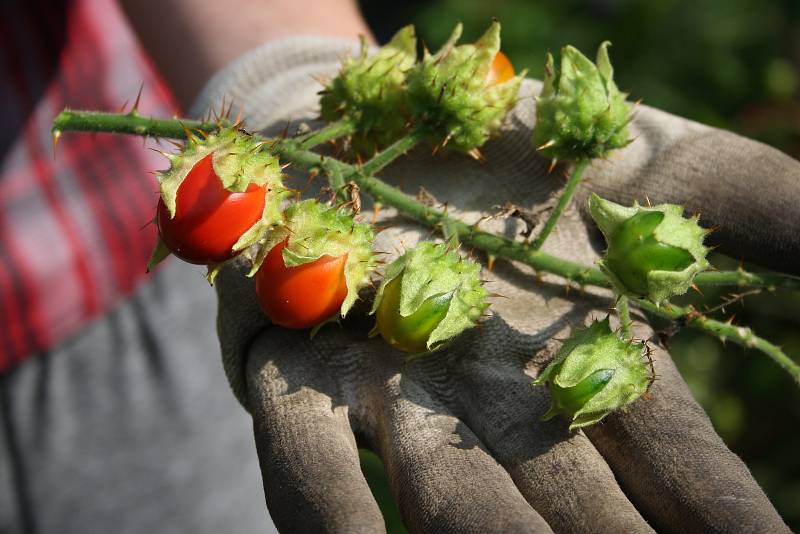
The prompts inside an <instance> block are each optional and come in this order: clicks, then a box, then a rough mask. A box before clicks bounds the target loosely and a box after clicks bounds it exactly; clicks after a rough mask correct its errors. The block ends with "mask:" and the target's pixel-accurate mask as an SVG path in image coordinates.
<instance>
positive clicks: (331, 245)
mask: <svg viewBox="0 0 800 534" xmlns="http://www.w3.org/2000/svg"><path fill="white" fill-rule="evenodd" d="M374 238H375V233H374V231H373V229H372V226H371V225H369V224H365V223H357V222H355V221H354V220H353V216H352V214H350V213H349V212H346V211H344V210H342V209H338V208H335V207H330V206H327V205H324V204H321V203H320V202H319V201H317V200H315V199H309V200H304V201H302V202H296V203H294V204H291V205H290V206H289V207H288V208H286V210H285V212H284V221H283V224H281V225H280V226H277V227H275V228H274V229H273V230H272V231H271V232H270V233H269V235H268V239H267V241H266V242H265V243H264V244H263V245H262V246H261V247H260V248H259V252H258V254H257V256H256V257H255V258H254V260H253V268H252V270H251V271H250V276H252V275H254V274H255V273H256V272H257V271H258V269H259V267H261V264H262V263H263V261H264V258H265V257H266V255H267V254H268V253H269V251H270V250H272V248H273V247H274V246H275V245H277V244H279V243H282V242H283V241H284V240H287V239H288V242H287V245H286V247H285V248H284V249H283V253H282V255H283V263H284V265H286V266H287V267H297V266H299V265H303V264H306V263H310V262H312V261H315V260H318V259H319V258H321V257H322V256H331V257H334V258H335V257H339V256H342V255H344V254H347V261H346V262H345V266H344V276H345V283H346V284H347V297H345V299H344V302H343V303H342V307H341V309H340V312H341V316H342V317H344V316H345V315H346V314H347V312H348V311H349V310H350V308H352V306H353V304H354V303H355V301H356V299H358V290H359V289H361V288H362V287H363V286H364V285H366V284H368V283H369V275H370V273H371V272H372V271H373V270H374V269H375V265H376V258H375V253H374V252H373V250H372V242H373V240H374Z"/></svg>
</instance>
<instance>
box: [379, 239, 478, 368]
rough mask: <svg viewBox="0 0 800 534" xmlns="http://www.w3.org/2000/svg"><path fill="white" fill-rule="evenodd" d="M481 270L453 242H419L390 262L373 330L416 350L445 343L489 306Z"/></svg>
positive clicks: (404, 348)
mask: <svg viewBox="0 0 800 534" xmlns="http://www.w3.org/2000/svg"><path fill="white" fill-rule="evenodd" d="M479 275H480V265H478V264H477V263H475V262H474V261H471V260H465V259H462V258H461V257H460V256H459V254H458V252H457V251H455V250H452V249H451V248H450V247H449V246H448V245H446V244H444V243H441V244H434V243H431V242H429V241H423V242H421V243H419V244H418V245H417V246H416V247H414V248H413V249H411V250H409V251H407V252H406V253H405V254H403V255H402V256H400V257H399V258H397V259H396V260H395V261H394V262H392V263H391V264H390V265H389V266H388V267H387V269H386V275H385V276H384V279H383V282H382V283H381V285H380V287H379V288H378V292H377V294H376V296H375V302H374V303H373V307H372V313H373V314H375V318H376V321H375V328H374V329H373V330H372V333H371V335H377V334H380V335H381V336H382V337H383V339H385V340H386V341H387V342H388V343H389V344H390V345H392V346H393V347H395V348H397V349H399V350H401V351H403V352H407V353H409V354H411V355H412V356H417V355H421V354H424V353H427V352H429V351H432V350H436V349H438V348H440V347H442V346H443V345H445V344H446V343H447V342H449V341H450V340H451V339H453V338H454V337H455V336H457V335H458V334H460V333H461V332H463V331H464V330H466V329H468V328H472V327H473V326H475V324H476V322H477V320H478V319H479V318H480V316H481V315H482V314H483V312H484V311H485V310H486V308H488V307H489V304H488V303H487V302H486V297H487V292H486V290H485V289H484V288H483V286H482V285H481V282H480V278H479Z"/></svg>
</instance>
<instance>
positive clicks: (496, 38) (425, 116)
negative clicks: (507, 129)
mask: <svg viewBox="0 0 800 534" xmlns="http://www.w3.org/2000/svg"><path fill="white" fill-rule="evenodd" d="M461 29H462V26H461V24H458V25H457V26H456V27H455V29H454V30H453V33H452V35H451V36H450V39H449V40H448V41H447V43H446V44H445V45H444V46H443V47H442V48H441V50H439V51H438V52H437V53H436V54H434V55H431V54H430V53H429V52H428V51H427V50H426V51H425V55H424V57H423V59H422V61H421V62H420V63H419V64H418V65H417V66H416V67H414V68H413V69H412V70H411V71H410V72H409V73H408V99H409V106H410V110H411V113H412V115H413V116H414V118H415V119H416V121H417V122H418V123H420V124H422V125H423V126H424V127H425V128H427V130H428V131H429V135H430V141H431V143H432V144H434V146H437V147H441V146H447V147H450V148H452V149H455V150H458V151H460V152H466V153H469V152H471V151H473V150H475V149H477V148H478V147H480V146H482V145H483V144H484V143H485V142H486V140H487V139H489V137H491V136H492V135H493V134H495V133H497V132H498V131H499V130H500V127H501V126H502V125H503V121H504V120H505V117H506V115H507V114H508V112H509V111H510V110H511V109H512V108H513V107H514V105H515V104H516V102H517V93H518V92H519V87H520V84H521V83H522V80H523V79H524V78H525V74H526V71H523V72H521V73H520V74H519V75H518V76H515V77H514V78H512V79H510V80H508V81H506V82H503V83H498V84H489V83H487V74H488V73H489V69H491V66H492V61H493V60H494V57H495V55H496V54H497V52H498V51H499V50H500V24H499V23H498V22H493V23H492V24H491V26H489V29H488V30H487V31H486V33H485V34H483V36H482V37H481V38H480V39H478V40H477V41H476V42H475V43H474V44H465V45H459V46H456V42H457V41H458V39H459V37H461Z"/></svg>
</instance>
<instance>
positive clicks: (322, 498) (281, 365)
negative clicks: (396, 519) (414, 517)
mask: <svg viewBox="0 0 800 534" xmlns="http://www.w3.org/2000/svg"><path fill="white" fill-rule="evenodd" d="M283 332H285V331H281V332H272V333H271V334H272V335H268V334H267V333H264V334H262V335H260V336H258V337H257V338H256V339H255V341H254V342H253V345H252V347H251V350H250V353H249V359H248V362H247V395H248V406H249V409H250V413H251V414H252V416H253V428H254V431H255V438H256V448H257V449H258V458H259V464H260V466H261V474H262V477H263V479H264V493H265V496H266V500H267V507H268V508H269V511H270V515H271V516H272V519H273V521H274V522H275V525H276V526H277V527H278V528H279V529H280V530H281V531H286V532H318V531H325V532H383V531H384V530H385V527H384V522H383V517H382V516H381V512H380V510H379V509H378V505H377V504H376V502H375V500H374V499H373V497H372V493H371V492H370V489H369V487H368V486H367V482H366V480H365V479H364V476H363V474H362V473H361V468H360V464H359V458H358V448H357V446H356V442H355V438H354V436H353V433H352V430H351V428H350V424H349V421H348V413H347V407H346V406H345V405H343V404H340V403H338V402H336V400H335V397H336V393H335V392H336V391H337V388H336V384H334V383H333V380H334V378H333V377H331V376H330V374H329V373H328V372H326V371H325V370H324V369H323V367H322V366H320V365H318V364H317V365H315V363H314V362H311V361H309V357H310V355H309V354H307V353H303V352H301V351H293V350H292V345H291V343H290V342H287V340H286V339H281V340H277V339H276V337H277V338H280V337H281V336H282V333H283ZM283 337H288V336H283Z"/></svg>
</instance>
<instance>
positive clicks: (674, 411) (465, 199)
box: [196, 39, 800, 533]
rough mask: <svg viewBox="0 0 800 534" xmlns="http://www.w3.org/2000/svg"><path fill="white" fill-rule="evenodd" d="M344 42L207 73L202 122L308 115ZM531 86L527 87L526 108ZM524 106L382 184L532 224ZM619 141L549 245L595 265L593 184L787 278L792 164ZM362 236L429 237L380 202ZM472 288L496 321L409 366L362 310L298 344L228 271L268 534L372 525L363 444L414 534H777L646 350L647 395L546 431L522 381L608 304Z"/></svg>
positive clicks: (231, 338) (799, 202)
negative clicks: (477, 142) (692, 222)
mask: <svg viewBox="0 0 800 534" xmlns="http://www.w3.org/2000/svg"><path fill="white" fill-rule="evenodd" d="M342 46H343V45H342V43H341V42H338V41H337V42H331V41H327V42H325V41H314V40H305V39H295V40H290V41H285V42H282V43H278V44H276V45H268V46H266V47H264V48H262V49H260V50H258V51H256V52H254V53H251V54H250V55H249V56H247V57H245V58H243V59H242V60H240V61H239V62H238V63H236V64H234V65H233V66H231V67H230V68H229V69H228V70H226V71H224V72H222V73H221V74H220V75H218V76H217V77H216V78H215V79H214V80H212V82H211V84H210V85H209V86H208V87H207V89H206V91H205V93H204V95H203V97H202V98H201V100H200V102H199V103H198V104H197V107H196V109H198V110H199V109H202V107H204V106H207V105H210V104H211V103H212V102H217V101H218V100H219V98H220V96H221V95H222V94H226V95H227V96H228V97H234V98H235V99H237V101H238V102H241V103H242V104H243V106H244V109H245V111H255V113H254V122H251V123H250V126H251V128H252V127H254V126H255V127H265V126H267V125H268V124H269V123H272V122H275V119H277V118H278V117H281V118H283V119H289V118H290V119H294V120H297V119H301V118H303V117H313V116H314V108H313V106H314V92H315V91H316V90H317V89H318V88H319V87H318V86H315V85H314V82H313V81H312V80H311V78H310V76H308V74H309V72H313V73H314V74H320V73H321V72H322V73H331V72H335V70H336V67H337V63H336V59H337V58H338V56H339V55H340V50H341V49H342ZM276 73H281V76H279V77H277V78H279V79H276ZM287 80H288V81H287ZM291 80H294V82H292V81H291ZM538 88H539V86H538V84H537V83H536V82H526V84H524V85H523V88H522V93H523V94H524V95H531V94H534V93H535V92H537V91H538ZM280 90H283V91H289V93H290V94H289V95H288V96H286V93H283V96H282V93H280V92H277V93H276V91H280ZM284 96H286V98H287V99H289V100H288V101H290V102H292V103H294V104H292V105H288V104H286V101H284V100H282V98H283V97H284ZM295 104H296V105H295ZM272 106H279V107H277V108H273V107H272ZM293 106H294V107H293ZM306 106H307V107H306ZM534 107H535V103H534V100H533V99H532V98H527V97H523V98H522V99H521V101H520V104H519V105H518V107H517V108H516V110H515V111H514V112H513V114H512V115H511V116H510V117H509V120H508V123H507V127H506V129H505V131H504V132H503V133H502V135H501V136H500V137H498V138H497V139H495V140H492V141H490V142H489V143H487V144H486V145H485V147H484V148H483V149H482V151H483V153H484V156H485V157H486V160H487V162H486V163H485V164H480V163H477V162H475V161H473V160H471V159H469V158H467V157H464V156H461V155H457V154H446V155H439V156H436V157H431V156H430V149H429V148H427V147H420V148H418V149H416V150H414V151H413V152H412V153H411V154H410V155H408V156H407V157H405V158H403V159H401V160H399V161H397V162H396V163H395V164H393V165H392V166H391V167H390V168H388V169H387V170H386V171H385V172H384V173H383V175H382V176H383V178H384V179H385V180H387V181H388V182H390V183H393V184H397V185H399V186H400V187H401V188H402V189H403V190H404V191H406V192H408V193H411V194H415V193H416V192H417V191H418V190H419V188H420V187H423V186H424V187H425V188H426V189H427V190H428V191H430V192H431V193H432V194H433V195H434V196H435V197H436V198H437V199H438V200H439V201H441V202H447V204H448V208H449V210H450V213H455V214H456V215H457V216H459V217H461V218H463V219H465V220H467V221H468V222H473V221H476V220H478V219H479V218H480V217H481V216H482V215H484V214H485V213H486V212H487V211H489V210H491V208H492V206H495V205H498V204H503V203H504V202H505V201H507V200H512V201H514V202H515V203H516V204H518V205H521V206H523V207H526V208H533V209H535V208H536V207H537V206H541V205H542V204H543V203H544V202H546V201H547V199H548V198H549V197H550V196H551V195H552V194H553V193H554V192H556V191H557V190H558V189H559V188H560V187H561V186H562V185H563V176H562V175H561V174H560V173H553V174H549V175H548V174H547V166H548V162H546V161H543V160H542V159H540V158H539V157H538V156H537V155H536V153H535V152H534V150H532V148H531V145H530V138H531V130H532V127H533V124H534V118H535V117H534ZM270 110H271V111H270ZM272 112H274V114H273V115H272V116H270V113H272ZM632 135H633V136H634V137H636V141H635V142H634V143H633V144H631V145H630V146H629V147H627V148H625V149H624V150H621V151H619V152H617V153H615V154H614V155H613V156H612V158H611V159H610V160H609V161H597V162H595V163H593V164H592V165H591V167H590V169H589V171H587V178H588V180H587V182H586V184H585V186H584V187H583V190H582V191H581V194H580V195H579V197H578V199H577V200H576V202H575V203H574V205H573V208H572V209H570V210H568V211H567V212H566V214H565V216H564V217H562V219H561V220H560V222H559V224H558V226H557V229H556V232H554V234H553V235H552V236H551V237H550V239H549V240H548V242H547V244H546V245H545V250H546V251H547V252H551V253H554V254H558V255H559V256H563V257H566V258H569V259H571V260H574V261H578V262H582V263H585V264H593V263H594V262H595V261H596V260H597V258H598V253H597V251H598V250H600V249H601V248H602V243H601V241H600V240H599V239H598V237H597V231H596V230H595V228H594V225H593V224H591V222H590V221H588V223H587V219H586V217H584V216H582V214H581V210H580V209H579V208H580V207H582V206H584V204H585V198H586V194H587V192H588V191H590V190H591V191H596V192H598V193H599V194H600V195H601V196H604V197H606V198H609V199H611V200H615V201H619V202H624V203H628V202H631V201H632V200H634V199H639V200H642V201H643V200H644V199H645V198H649V199H650V200H651V201H653V202H675V203H681V204H685V205H686V207H687V210H688V211H689V212H702V219H701V220H702V223H703V224H704V226H707V227H717V228H718V230H717V231H716V232H715V234H713V237H712V241H714V242H716V243H717V244H719V245H721V247H722V250H723V251H725V252H727V253H729V254H731V255H732V256H734V257H740V258H743V259H745V260H750V261H753V262H756V263H759V264H761V265H764V266H767V267H776V268H781V269H784V270H789V271H791V272H798V271H799V270H800V269H798V267H800V262H799V261H798V258H800V255H798V253H799V252H800V237H799V236H800V217H798V216H797V215H798V213H797V206H800V183H798V179H800V164H798V162H797V161H794V160H792V159H791V158H789V157H787V156H785V155H784V154H781V153H780V152H778V151H776V150H773V149H771V148H769V147H767V146H764V145H761V144H758V143H755V142H752V141H748V140H746V139H743V138H741V137H737V136H735V135H733V134H730V133H727V132H724V131H720V130H715V129H712V128H708V127H705V126H702V125H699V124H696V123H692V122H689V121H686V120H683V119H679V118H677V117H674V116H671V115H668V114H666V113H663V112H660V111H657V110H654V109H650V108H646V107H641V108H639V110H638V113H637V116H636V120H635V122H634V123H633V125H632ZM364 210H365V211H367V212H368V211H369V210H370V204H369V203H368V202H367V203H365V206H364ZM378 224H379V225H381V226H389V227H390V229H389V230H387V231H385V232H382V233H381V234H379V238H378V240H377V242H376V248H377V250H381V251H385V252H389V253H391V255H392V257H394V255H396V253H397V250H398V247H400V248H402V247H403V246H406V247H410V246H412V245H413V244H415V243H416V242H417V241H418V240H420V239H429V238H430V237H431V232H430V230H429V229H428V228H424V227H421V226H419V225H416V224H414V223H410V222H408V221H407V220H405V219H404V218H402V217H400V216H398V215H397V213H396V212H395V211H394V210H393V209H388V208H387V209H383V210H382V211H381V212H380V219H379V223H378ZM482 228H483V229H485V230H490V231H494V232H499V233H502V234H505V235H507V236H514V235H516V234H517V233H518V232H519V230H520V227H519V224H518V223H517V222H516V221H513V220H508V219H495V220H493V221H490V222H488V223H484V224H482ZM389 259H392V258H389ZM483 276H484V278H487V279H488V280H489V281H490V282H489V284H488V285H487V287H488V288H489V290H490V291H494V292H496V293H499V294H502V295H504V296H506V297H508V298H503V299H495V300H494V302H493V305H492V308H491V310H492V313H491V317H490V318H489V319H488V320H486V321H485V322H484V323H483V325H482V326H481V327H479V328H474V329H472V330H469V331H467V332H466V333H464V334H462V335H461V336H460V337H459V338H457V340H456V341H455V342H454V343H453V344H452V345H451V346H450V347H449V348H447V349H445V350H442V351H441V352H438V353H435V354H432V355H430V356H428V357H426V358H422V359H420V360H417V361H414V362H412V363H408V364H407V363H405V361H404V355H403V354H401V353H400V352H398V351H396V350H394V349H392V348H390V347H389V346H388V345H387V344H385V343H384V342H383V340H381V339H380V338H372V339H369V338H367V332H368V330H369V329H370V328H371V326H372V324H373V318H372V317H368V316H366V315H365V314H364V313H363V311H362V310H358V309H355V310H353V311H351V313H350V316H349V317H348V319H347V320H346V321H344V323H343V325H342V327H341V328H340V327H337V326H335V325H328V326H326V327H324V328H323V329H322V330H321V331H320V332H319V334H318V335H317V336H316V337H315V338H314V339H313V340H312V339H309V334H308V331H292V330H287V329H284V328H280V327H275V326H270V325H269V323H268V321H267V320H266V319H265V318H264V316H263V315H262V314H261V312H260V310H259V308H258V305H257V302H256V300H255V293H254V290H253V283H252V280H250V279H247V278H245V277H244V275H243V272H236V270H235V269H233V268H229V269H227V270H226V271H225V272H223V273H222V275H221V276H220V278H219V280H218V282H217V289H218V294H219V304H220V307H219V318H218V328H219V335H220V342H221V346H222V353H223V360H224V363H225V366H226V371H227V373H228V377H229V379H230V380H231V384H232V386H233V389H234V392H235V393H236V394H237V396H238V397H239V399H240V400H241V401H242V402H243V404H244V405H245V406H246V407H247V409H248V410H249V411H250V413H251V414H252V416H253V423H254V430H255V438H256V445H257V448H258V454H259V458H260V464H261V470H262V474H263V477H264V489H265V493H266V500H267V506H268V507H269V510H270V513H271V515H272V518H273V520H274V521H275V524H276V525H277V526H278V528H280V529H281V530H285V531H292V532H294V531H303V532H305V531H314V530H323V531H333V532H373V531H375V532H379V531H382V530H383V529H384V525H383V519H382V517H381V514H380V511H379V509H378V507H377V505H376V503H375V501H374V499H373V498H372V495H371V493H370V490H369V488H368V487H367V484H366V482H365V480H364V477H363V476H362V474H361V471H360V469H359V459H358V452H357V446H356V443H357V440H358V443H359V444H360V445H363V446H367V447H369V448H370V449H372V450H374V451H376V452H377V453H378V454H379V455H380V457H381V458H382V459H383V462H384V464H385V466H386V469H387V471H388V475H389V480H390V484H391V488H392V491H393V494H394V496H395V498H396V500H397V502H398V503H399V506H400V510H401V512H402V514H403V518H404V520H405V523H406V525H407V526H408V528H409V529H411V530H412V531H416V532H467V531H471V532H516V531H520V532H522V531H526V532H527V531H536V532H549V531H550V530H551V529H552V530H554V531H556V532H584V531H596V532H640V531H651V530H652V529H656V530H658V531H679V532H770V533H773V532H785V531H787V530H788V529H787V527H786V526H785V525H784V523H783V521H782V520H781V518H780V517H779V516H778V514H777V513H776V511H775V509H774V508H773V507H772V505H771V504H770V502H769V501H768V499H767V498H766V496H765V495H764V493H763V492H762V491H761V489H760V488H759V487H758V485H757V484H756V482H755V481H754V480H753V478H752V476H751V475H750V473H749V472H748V470H747V467H746V466H745V465H744V464H743V463H742V462H741V460H740V459H739V458H738V457H736V455H734V454H733V453H731V452H730V451H729V450H728V449H727V448H726V447H725V445H724V443H723V442H722V440H721V439H720V438H719V437H718V436H717V434H716V433H715V432H714V429H713V428H712V426H711V423H710V422H709V420H708V417H707V416H706V415H705V413H704V412H703V410H702V409H701V408H700V407H699V406H698V405H697V403H696V402H695V401H694V399H692V397H691V395H690V393H689V391H688V390H687V387H686V385H685V383H684V382H683V380H682V379H681V377H680V376H679V374H678V372H677V371H676V369H675V367H674V365H673V363H672V361H671V360H670V358H669V355H668V354H667V353H666V352H665V351H664V350H662V349H661V348H657V349H656V350H655V353H654V357H655V371H656V373H657V375H658V377H659V379H658V380H657V381H656V382H655V384H654V385H653V387H652V389H651V390H650V393H651V397H652V398H650V399H644V398H643V399H640V400H638V401H636V402H635V403H634V404H632V405H631V406H630V407H629V409H627V410H625V411H620V412H617V413H614V414H612V415H610V416H608V417H607V418H606V419H604V420H603V422H602V423H601V424H598V425H595V426H592V427H589V428H587V429H585V430H583V431H576V432H569V431H568V430H567V425H568V421H567V420H566V419H562V418H556V419H553V420H551V421H548V422H542V421H540V419H539V418H540V416H541V415H542V414H544V413H545V411H546V410H547V407H548V404H549V394H548V392H547V389H546V388H544V387H533V386H531V380H532V378H534V377H536V376H537V374H538V373H539V372H540V371H541V370H542V369H543V367H544V365H545V364H546V363H547V362H548V360H549V359H550V358H551V356H552V355H553V354H554V351H555V350H556V349H557V347H558V345H559V344H558V342H557V341H555V340H554V339H553V338H563V337H566V335H567V334H568V331H569V326H570V325H582V324H584V323H586V322H587V321H588V320H589V319H590V318H591V317H592V316H594V317H603V316H605V315H606V313H607V310H608V309H609V307H610V306H612V300H611V295H610V294H609V293H608V292H606V291H603V290H591V291H589V292H588V293H587V294H583V293H581V292H580V291H571V292H569V293H566V292H565V291H564V286H563V284H562V283H560V281H559V279H558V278H556V277H552V276H548V275H545V276H543V277H542V279H541V280H538V281H537V278H536V276H535V274H534V273H533V272H532V271H531V269H529V268H527V267H525V266H523V265H519V264H515V263H510V262H507V261H498V262H497V264H496V265H495V267H494V270H493V271H492V272H489V271H488V270H486V269H484V272H483ZM634 320H636V321H638V326H637V328H636V331H635V334H636V335H637V337H643V338H649V337H650V336H651V335H652V332H651V330H649V328H648V327H646V326H644V324H643V318H642V317H641V316H637V315H635V316H634Z"/></svg>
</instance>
